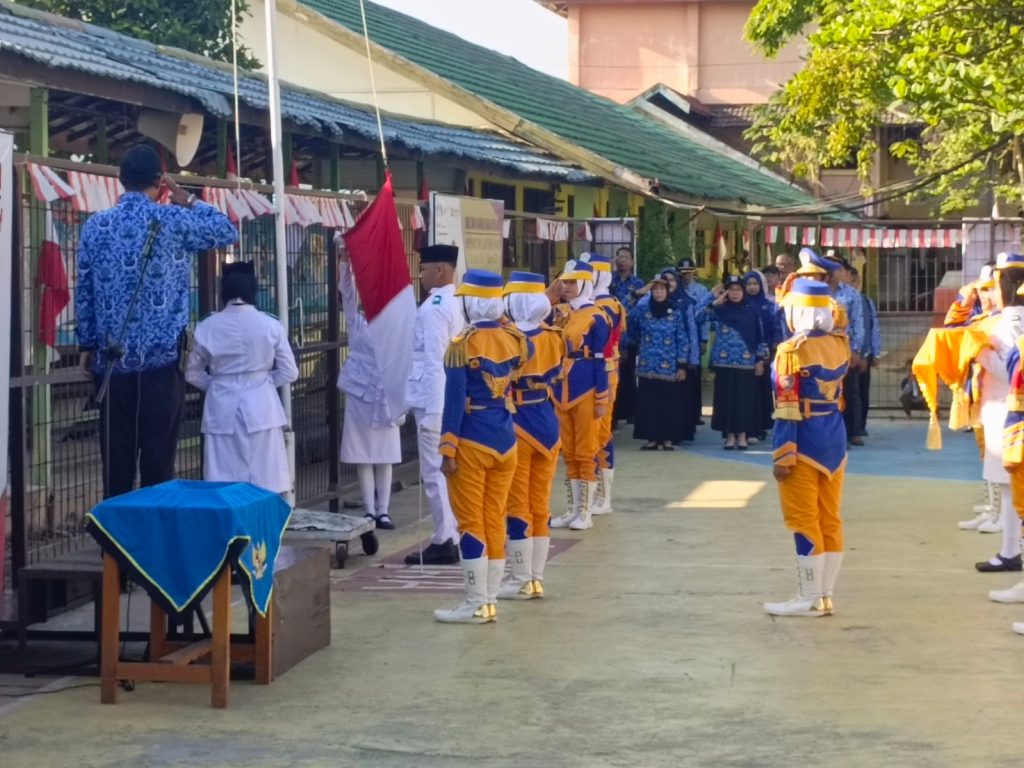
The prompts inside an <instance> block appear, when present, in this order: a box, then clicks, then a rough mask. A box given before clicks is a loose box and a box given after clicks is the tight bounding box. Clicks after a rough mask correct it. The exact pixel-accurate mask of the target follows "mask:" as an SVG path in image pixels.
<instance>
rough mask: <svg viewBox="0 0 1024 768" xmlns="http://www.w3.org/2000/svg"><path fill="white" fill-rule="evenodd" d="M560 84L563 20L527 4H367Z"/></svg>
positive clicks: (418, 0) (397, 0) (409, 0)
mask: <svg viewBox="0 0 1024 768" xmlns="http://www.w3.org/2000/svg"><path fill="white" fill-rule="evenodd" d="M373 2H375V3H377V5H384V6H387V7H388V8H393V9H395V10H396V11H401V12H402V13H405V14H408V15H409V16H415V17H416V18H418V19H422V20H423V21H425V22H427V23H428V24H431V25H433V26H435V27H440V28H441V29H444V30H447V31H448V32H452V33H453V34H456V35H458V36H459V37H462V38H465V39H466V40H470V41H472V42H474V43H477V44H479V45H483V46H486V47H488V48H491V49H493V50H496V51H500V52H501V53H504V54H507V55H509V56H514V57H515V58H517V59H519V61H521V62H523V63H524V64H528V65H529V66H531V67H533V68H534V69H539V70H541V71H542V72H547V73H548V74H550V75H554V76H555V77H560V78H562V79H563V80H564V79H565V78H566V76H567V73H568V66H569V65H568V54H567V46H568V32H567V22H566V20H565V19H563V18H561V17H560V16H556V15H555V14H554V13H552V12H551V11H548V10H546V9H545V8H542V7H541V6H540V5H538V4H537V3H535V2H533V0H373Z"/></svg>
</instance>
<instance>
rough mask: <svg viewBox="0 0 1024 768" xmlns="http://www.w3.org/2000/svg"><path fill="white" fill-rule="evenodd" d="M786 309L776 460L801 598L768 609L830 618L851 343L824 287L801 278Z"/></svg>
mask: <svg viewBox="0 0 1024 768" xmlns="http://www.w3.org/2000/svg"><path fill="white" fill-rule="evenodd" d="M782 307H783V311H784V313H785V316H786V324H787V325H788V327H789V329H790V330H791V331H792V333H793V336H792V337H791V338H790V339H789V340H788V341H784V342H782V343H781V344H780V345H779V348H778V351H777V352H776V355H775V365H774V366H773V378H774V385H775V397H776V408H775V413H774V418H775V428H774V430H773V433H772V441H773V448H774V450H773V452H772V459H773V461H774V463H775V467H774V473H775V479H776V480H778V487H779V501H780V503H781V506H782V514H783V517H784V518H785V521H786V527H787V528H789V530H791V531H792V532H793V537H794V539H795V540H796V560H797V574H798V579H799V592H798V594H797V596H796V597H794V598H793V599H791V600H788V601H786V602H780V603H765V604H764V610H765V611H766V612H767V613H770V614H772V615H773V616H808V617H818V616H827V615H829V614H831V613H832V611H833V605H832V591H833V588H834V586H835V582H836V577H837V576H838V574H839V567H840V565H841V564H842V561H843V522H842V518H841V517H840V504H841V498H842V492H843V474H844V471H845V469H846V425H845V423H844V422H843V413H842V394H843V377H844V376H845V375H846V372H847V370H848V369H849V363H850V343H849V341H848V340H847V338H846V336H845V335H843V334H842V333H839V332H836V331H834V326H835V319H834V315H833V312H834V309H835V306H834V302H833V300H832V298H831V296H830V290H829V287H828V285H827V284H826V283H822V282H817V281H815V280H808V279H806V278H798V279H797V280H795V281H794V282H793V283H792V285H791V288H790V290H789V292H788V293H787V294H786V295H785V296H784V298H783V300H782Z"/></svg>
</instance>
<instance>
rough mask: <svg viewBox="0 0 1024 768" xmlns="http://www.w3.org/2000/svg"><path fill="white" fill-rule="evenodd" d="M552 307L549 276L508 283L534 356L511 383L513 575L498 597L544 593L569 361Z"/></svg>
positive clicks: (511, 311)
mask: <svg viewBox="0 0 1024 768" xmlns="http://www.w3.org/2000/svg"><path fill="white" fill-rule="evenodd" d="M550 310H551V303H550V301H549V300H548V297H547V296H546V295H545V294H544V278H543V276H541V275H536V274H533V273H532V272H513V273H512V274H511V275H510V276H509V281H508V284H507V285H506V286H505V314H506V315H508V317H509V319H510V320H512V322H513V323H515V326H516V328H518V329H519V330H520V331H522V332H523V334H525V336H526V338H527V339H529V341H530V347H531V349H530V359H529V360H528V361H527V362H526V364H525V365H523V367H522V368H520V369H519V373H518V375H517V377H516V379H515V380H514V381H513V382H512V401H513V403H514V404H515V407H516V411H515V414H513V416H512V420H513V422H514V423H515V428H516V472H515V476H514V477H513V479H512V490H511V491H510V492H509V496H508V523H507V525H508V548H507V551H508V558H509V561H510V567H511V571H512V573H511V575H510V577H509V579H508V580H507V581H506V582H505V583H504V584H503V585H502V587H501V589H500V590H498V597H500V598H504V599H514V600H529V599H533V598H538V597H543V596H544V587H543V581H544V565H545V563H546V562H547V559H548V548H549V547H550V544H551V535H550V531H549V530H548V519H549V518H550V517H551V482H552V480H553V479H554V476H555V469H556V468H557V465H558V450H559V447H560V446H561V439H560V436H559V425H558V416H557V415H556V414H555V406H554V404H553V403H552V400H551V394H552V393H551V390H552V387H553V386H554V382H555V379H556V378H558V376H560V375H561V372H562V363H563V362H564V360H565V352H566V350H565V338H564V337H563V335H562V332H561V331H560V330H559V329H557V328H552V327H551V326H549V325H546V324H545V323H544V322H543V321H544V318H546V317H547V316H548V313H549V312H550Z"/></svg>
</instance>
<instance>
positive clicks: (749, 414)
mask: <svg viewBox="0 0 1024 768" xmlns="http://www.w3.org/2000/svg"><path fill="white" fill-rule="evenodd" d="M762 393H763V390H762V389H761V384H760V383H759V381H758V377H757V376H755V375H754V370H753V368H715V401H714V406H713V407H714V410H713V411H712V414H711V428H712V429H713V430H715V431H716V432H722V433H723V434H726V435H730V434H741V433H744V432H745V433H747V434H749V435H754V436H756V435H757V434H758V433H759V432H760V431H761V425H760V424H759V414H760V412H761V398H762V397H763V394H762Z"/></svg>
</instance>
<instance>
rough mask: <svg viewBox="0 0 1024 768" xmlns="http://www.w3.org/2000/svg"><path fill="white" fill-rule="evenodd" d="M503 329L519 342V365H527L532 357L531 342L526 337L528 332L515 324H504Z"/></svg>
mask: <svg viewBox="0 0 1024 768" xmlns="http://www.w3.org/2000/svg"><path fill="white" fill-rule="evenodd" d="M503 330H504V331H506V332H507V333H508V334H510V335H511V336H512V337H513V338H514V339H515V340H516V341H517V342H518V343H519V365H525V364H526V361H527V360H528V359H529V358H530V342H529V340H528V339H527V338H526V334H525V333H523V332H522V331H520V330H519V329H518V328H516V327H515V326H503Z"/></svg>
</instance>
